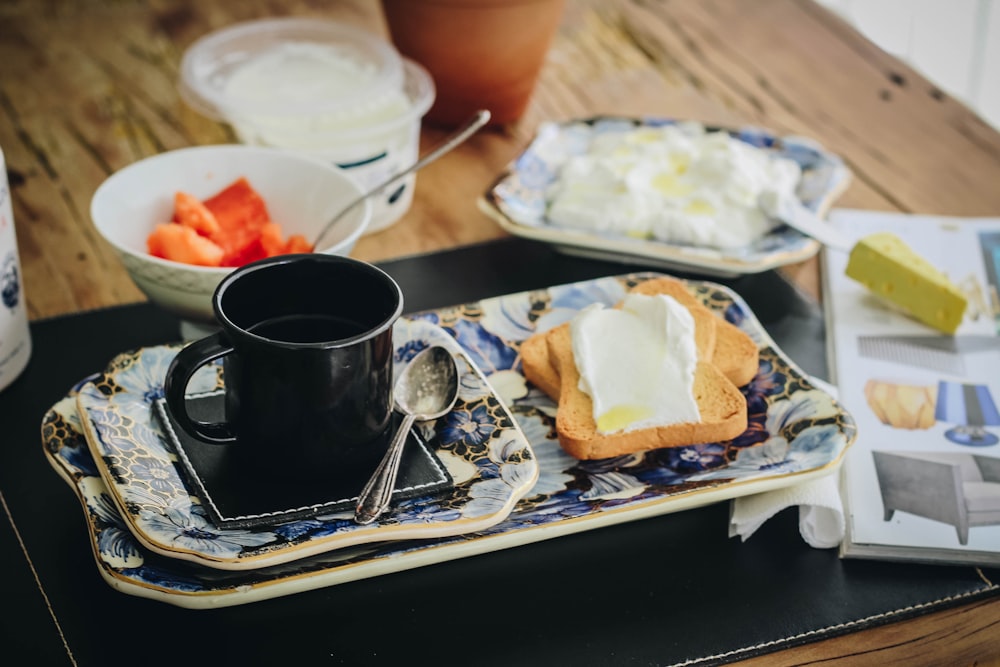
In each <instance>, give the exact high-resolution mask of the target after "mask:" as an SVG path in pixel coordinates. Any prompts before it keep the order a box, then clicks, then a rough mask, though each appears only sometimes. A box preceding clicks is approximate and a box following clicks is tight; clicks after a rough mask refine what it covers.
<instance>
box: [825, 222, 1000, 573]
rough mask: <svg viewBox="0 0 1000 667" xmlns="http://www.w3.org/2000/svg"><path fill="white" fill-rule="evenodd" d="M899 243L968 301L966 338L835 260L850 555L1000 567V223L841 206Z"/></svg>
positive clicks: (831, 275) (833, 255) (854, 229)
mask: <svg viewBox="0 0 1000 667" xmlns="http://www.w3.org/2000/svg"><path fill="white" fill-rule="evenodd" d="M830 222H831V224H833V225H835V226H836V227H838V228H839V229H840V230H842V231H843V232H844V233H845V234H846V235H848V236H849V237H850V238H852V239H854V240H857V239H860V238H861V237H863V236H865V235H867V234H870V233H872V232H875V231H889V232H893V233H895V234H896V235H897V236H899V237H900V238H901V239H903V240H904V242H905V243H906V244H907V245H909V246H910V248H912V249H913V250H914V251H915V252H916V253H918V254H919V255H921V256H922V257H924V258H925V259H926V260H928V261H929V262H931V263H932V264H933V265H934V266H935V267H937V268H938V269H939V270H941V271H943V272H944V273H945V274H947V275H948V277H949V278H950V279H951V280H952V281H953V282H955V283H956V284H957V285H958V286H959V287H960V288H961V290H962V291H963V292H964V293H965V294H966V296H967V297H968V299H969V303H968V306H967V307H966V311H965V316H964V319H963V321H962V323H961V324H960V325H959V328H958V330H957V331H956V332H955V335H953V336H951V335H947V334H943V333H941V332H939V331H937V330H936V329H933V328H931V327H929V326H926V325H924V324H922V323H920V322H919V321H917V320H915V319H913V318H910V317H908V316H907V315H905V314H903V313H902V312H901V311H900V310H899V309H897V308H895V307H893V306H891V305H889V304H887V303H886V302H884V301H882V300H881V299H880V298H879V297H877V296H875V295H874V294H873V293H872V292H871V291H869V290H868V289H867V288H865V287H864V286H863V285H861V284H860V283H858V282H856V281H855V280H853V279H851V278H849V277H847V276H846V275H845V274H844V270H845V268H846V266H847V261H848V255H847V253H844V252H837V251H834V250H827V251H825V254H824V263H823V278H824V289H825V297H824V302H825V307H826V316H827V332H828V338H827V349H828V350H829V351H830V355H831V358H830V370H831V374H832V375H833V381H834V383H835V384H836V385H837V387H838V389H839V391H840V400H841V401H842V402H843V404H844V405H845V406H846V407H847V409H848V410H849V411H850V413H851V414H852V415H853V416H854V418H855V420H856V422H857V425H858V438H857V440H856V442H855V444H854V445H853V447H852V448H851V450H850V451H849V452H848V453H847V456H846V458H845V461H844V466H843V469H842V475H843V477H842V490H843V496H844V502H845V509H846V516H847V537H846V538H845V540H844V542H843V544H842V546H841V555H842V556H845V557H853V556H856V557H872V558H883V559H889V560H893V559H903V560H922V561H927V562H953V563H974V564H983V565H995V564H997V563H1000V444H998V443H1000V413H998V406H1000V296H998V295H1000V280H998V274H1000V218H990V219H983V218H977V219H970V218H961V219H959V218H946V217H935V216H918V215H905V214H892V213H879V212H871V211H855V210H844V209H841V210H835V211H832V212H831V214H830Z"/></svg>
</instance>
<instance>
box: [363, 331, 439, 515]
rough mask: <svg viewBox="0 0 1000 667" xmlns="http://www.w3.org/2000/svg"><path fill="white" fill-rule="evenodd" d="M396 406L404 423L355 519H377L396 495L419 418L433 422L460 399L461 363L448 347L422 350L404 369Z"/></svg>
mask: <svg viewBox="0 0 1000 667" xmlns="http://www.w3.org/2000/svg"><path fill="white" fill-rule="evenodd" d="M393 396H394V402H395V408H396V410H397V411H399V413H400V414H402V415H403V423H402V424H400V426H399V430H398V431H396V434H395V436H393V439H392V442H391V443H389V448H388V449H387V450H386V452H385V456H383V457H382V460H381V461H380V462H379V465H378V467H377V468H376V469H375V472H374V473H373V474H372V477H371V479H369V480H368V483H367V484H365V487H364V488H363V489H362V490H361V494H360V495H359V496H358V504H357V507H356V508H355V511H354V520H355V521H356V522H357V523H359V524H368V523H371V522H373V521H374V520H375V519H377V518H378V517H379V516H381V514H382V512H384V511H385V509H386V507H388V506H389V501H390V500H391V498H392V491H393V489H394V488H395V486H396V476H397V475H398V474H399V463H400V461H401V460H402V456H403V447H404V445H405V444H406V439H407V436H408V435H409V433H410V429H412V428H413V424H414V422H416V421H430V420H432V419H437V418H438V417H442V416H444V415H445V414H447V413H448V412H450V411H451V409H452V407H453V406H454V405H455V401H456V400H457V399H458V366H457V364H456V363H455V357H454V356H452V354H451V352H449V351H448V350H447V349H446V348H444V347H442V346H440V345H434V346H431V347H428V348H425V349H424V350H421V351H420V352H419V353H418V354H417V355H416V356H415V357H413V359H412V360H411V361H410V363H409V364H408V365H407V366H406V368H404V369H403V372H402V374H401V375H400V376H399V380H397V381H396V385H395V387H394V389H393Z"/></svg>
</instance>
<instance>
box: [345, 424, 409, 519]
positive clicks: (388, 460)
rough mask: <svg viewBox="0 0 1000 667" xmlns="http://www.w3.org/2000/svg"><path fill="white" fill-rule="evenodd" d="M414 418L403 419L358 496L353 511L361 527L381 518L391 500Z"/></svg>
mask: <svg viewBox="0 0 1000 667" xmlns="http://www.w3.org/2000/svg"><path fill="white" fill-rule="evenodd" d="M414 421H416V417H415V416H414V415H412V414H409V415H406V416H405V417H404V418H403V423H402V424H400V426H399V430H398V431H396V435H395V436H393V438H392V442H390V443H389V449H387V450H386V452H385V456H383V457H382V460H381V461H380V462H379V464H378V467H377V468H375V472H374V473H372V476H371V479H369V480H368V483H367V484H365V488H363V489H362V490H361V495H359V496H358V505H357V507H356V508H355V510H354V520H355V521H356V522H357V523H360V524H362V525H365V524H369V523H371V522H372V521H374V520H375V519H377V518H379V516H381V514H382V512H384V511H385V508H386V507H388V506H389V501H390V500H391V499H392V491H393V489H394V488H395V486H396V475H398V474H399V462H400V461H401V460H402V459H403V446H404V445H405V444H406V438H407V436H408V435H409V434H410V429H412V428H413V422H414Z"/></svg>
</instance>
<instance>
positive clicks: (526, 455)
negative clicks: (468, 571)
mask: <svg viewBox="0 0 1000 667" xmlns="http://www.w3.org/2000/svg"><path fill="white" fill-rule="evenodd" d="M656 275H657V274H651V273H643V274H630V275H623V276H616V277H609V278H601V279H597V280H590V281H585V282H580V283H573V284H568V285H559V286H554V287H549V288H546V289H539V290H533V291H530V292H521V293H517V294H511V295H507V296H502V297H496V298H491V299H485V300H482V301H477V302H473V303H467V304H462V305H457V306H453V307H448V308H441V309H436V310H431V311H426V312H421V313H416V314H412V315H410V316H409V317H408V318H407V319H406V320H405V322H403V321H401V326H402V327H403V336H404V337H403V338H402V339H401V340H405V339H406V338H405V336H406V335H407V333H406V332H407V331H418V330H422V329H423V328H425V327H431V328H433V329H434V330H436V331H441V330H444V331H446V332H447V334H448V335H447V336H445V338H450V339H451V344H452V345H454V346H455V347H454V348H453V349H456V350H461V351H462V352H463V354H465V355H467V356H468V358H469V360H471V366H473V367H475V368H478V369H480V370H481V371H482V373H483V375H484V376H485V377H486V378H487V379H488V381H489V385H490V386H491V387H492V389H491V390H484V388H483V387H482V386H480V385H478V384H476V389H475V390H474V393H475V396H476V397H475V398H470V399H469V401H468V403H467V404H466V406H465V407H464V408H461V409H460V410H459V411H458V412H457V414H455V415H454V418H453V419H452V420H451V421H449V422H448V424H447V426H446V427H445V428H447V429H450V430H451V431H452V432H451V433H450V434H449V435H447V436H445V437H444V438H443V440H444V441H446V442H449V443H450V444H449V445H448V451H447V452H446V453H445V454H444V456H443V458H444V459H445V460H446V461H447V462H448V469H449V472H450V473H451V474H452V476H453V477H454V479H455V482H456V489H461V490H462V491H461V493H463V494H464V495H463V496H462V497H459V498H457V499H455V500H454V501H452V502H445V503H443V505H442V506H438V505H437V504H433V505H432V506H429V507H421V506H419V505H418V504H417V505H415V506H413V507H407V508H405V509H404V512H405V514H406V515H407V516H412V517H413V518H414V519H415V520H422V519H424V518H426V519H427V520H429V521H433V520H435V517H438V516H439V515H441V513H445V514H447V516H448V517H451V516H453V515H459V514H461V513H462V512H464V511H467V510H468V508H469V506H470V505H472V506H474V507H478V508H481V509H479V510H477V512H482V511H486V512H498V511H501V510H500V508H503V507H504V506H505V500H504V499H510V498H514V499H516V504H515V505H514V508H513V511H511V512H510V513H509V514H507V515H506V516H505V518H503V519H502V520H501V521H498V522H494V523H492V525H489V526H488V527H484V528H481V529H473V530H471V532H463V533H462V534H460V535H451V536H441V537H431V538H428V539H419V540H409V539H386V540H380V541H375V542H365V543H360V542H359V541H354V542H352V541H350V538H345V539H344V540H343V541H342V542H341V543H340V544H339V545H334V543H333V542H331V543H330V544H329V548H327V549H323V550H322V552H321V553H316V554H315V555H309V554H308V553H307V552H308V550H309V549H310V547H309V544H310V543H313V542H315V541H317V540H319V541H323V540H329V539H331V538H330V536H335V535H336V534H337V531H339V530H343V529H344V526H345V522H349V519H348V518H346V517H330V518H329V519H324V520H310V521H305V522H293V523H290V524H288V525H287V526H282V527H280V530H278V531H272V532H274V533H275V535H274V536H273V537H272V536H268V535H263V534H261V533H255V532H254V531H234V532H231V533H227V532H223V531H219V530H216V529H213V527H212V526H211V525H210V524H208V523H207V522H205V521H204V517H202V516H201V515H200V514H199V512H198V509H197V503H196V502H195V501H194V500H191V501H190V506H187V507H182V508H181V509H179V510H178V509H177V508H175V507H174V506H173V505H171V500H172V499H178V498H179V499H180V500H181V504H183V502H184V501H185V499H186V497H187V496H186V494H185V493H184V492H183V491H181V490H171V491H169V492H168V493H165V494H164V495H163V496H162V497H159V498H160V499H159V500H156V501H155V502H154V503H153V505H154V506H155V504H156V503H162V504H163V505H164V506H163V507H162V508H157V510H156V512H155V513H157V514H158V515H159V516H158V518H157V520H158V521H159V523H160V524H161V527H160V528H158V529H157V530H160V531H162V533H161V534H158V535H157V536H156V537H157V539H159V540H162V541H170V542H171V544H173V545H175V546H174V547H173V548H174V551H166V552H163V553H158V552H157V550H154V549H152V548H150V546H149V545H147V544H146V543H145V541H147V540H148V538H149V535H148V533H149V532H150V531H151V530H152V529H151V528H149V527H148V526H145V527H143V529H142V530H143V531H145V532H146V533H147V535H146V538H145V539H140V537H139V536H138V534H137V532H138V531H137V528H136V517H135V516H129V514H130V513H133V512H134V511H135V510H134V509H133V508H132V507H131V504H132V503H126V507H125V508H123V507H122V506H121V503H120V499H116V494H121V493H123V492H124V490H121V489H119V490H115V489H113V488H111V487H112V486H113V482H109V480H107V479H106V478H104V477H102V475H101V467H102V464H100V463H98V462H96V461H95V458H94V455H93V453H92V448H91V447H90V446H88V444H87V438H86V437H85V436H84V435H83V431H84V424H83V423H82V422H81V419H80V416H79V415H80V413H78V411H77V406H76V403H77V398H76V395H77V394H78V393H79V392H80V391H88V389H87V386H88V384H92V382H91V383H81V385H79V386H78V387H76V388H74V390H73V391H72V392H71V393H70V395H69V396H67V397H66V398H65V399H63V400H62V401H60V402H59V403H57V404H56V405H55V406H53V407H52V409H51V410H50V411H49V412H48V413H47V414H46V416H45V418H44V421H43V424H42V439H43V444H44V449H45V453H46V455H47V457H48V459H49V461H50V463H51V464H52V466H53V467H54V468H55V469H56V471H57V472H58V473H59V474H60V475H61V476H62V477H63V478H64V479H65V480H66V481H67V482H69V484H70V485H71V487H72V488H73V489H74V490H75V491H76V493H77V495H78V496H79V498H80V500H81V502H82V504H83V508H84V513H85V516H86V520H87V523H88V526H89V529H90V536H91V541H92V547H93V551H94V555H95V558H96V560H97V565H98V569H99V570H100V572H101V574H102V576H103V577H104V578H105V579H106V580H107V581H108V582H109V583H110V584H111V585H112V586H114V587H115V588H117V589H119V590H121V591H123V592H126V593H129V594H132V595H138V596H142V597H148V598H153V599H157V600H161V601H164V602H168V603H171V604H175V605H179V606H184V607H200V608H208V607H218V606H227V605H236V604H244V603H249V602H254V601H257V600H262V599H267V598H272V597H277V596H281V595H288V594H292V593H297V592H301V591H305V590H311V589H316V588H321V587H325V586H331V585H335V584H339V583H343V582H347V581H353V580H357V579H363V578H367V577H374V576H379V575H382V574H387V573H390V572H398V571H401V570H406V569H410V568H415V567H420V566H423V565H428V564H431V563H438V562H443V561H447V560H452V559H456V558H464V557H467V556H471V555H475V554H479V553H485V552H489V551H495V550H499V549H504V548H508V547H514V546H518V545H523V544H528V543H531V542H538V541H541V540H547V539H551V538H555V537H559V536H563V535H568V534H571V533H576V532H580V531H585V530H592V529H596V528H600V527H602V526H607V525H611V524H615V523H621V522H625V521H633V520H636V519H642V518H645V517H650V516H655V515H659V514H666V513H669V512H676V511H679V510H684V509H689V508H694V507H699V506H702V505H707V504H710V503H715V502H719V501H722V500H728V499H731V498H735V497H738V496H744V495H749V494H753V493H758V492H763V491H770V490H773V489H777V488H782V487H786V486H789V485H792V484H796V483H799V482H806V481H809V480H812V479H817V478H820V477H823V476H826V475H830V474H833V473H834V472H835V471H836V470H837V469H838V467H839V465H840V462H841V461H842V459H843V457H844V454H845V452H846V451H847V450H848V448H849V447H850V445H851V443H852V442H853V441H854V439H855V436H856V427H855V423H854V420H853V419H852V417H851V415H850V414H849V413H847V412H846V411H845V410H844V409H843V407H842V406H841V405H840V404H839V403H838V402H837V400H836V399H835V398H834V397H833V396H831V395H830V394H829V393H827V392H826V391H825V390H824V389H823V388H822V386H821V385H820V384H818V383H814V382H812V381H811V379H810V378H809V376H808V375H807V374H805V373H804V372H803V371H801V370H800V369H799V368H798V367H797V366H795V364H794V363H792V361H791V360H790V359H788V357H786V356H785V354H784V353H783V352H782V351H781V350H780V349H778V348H777V347H776V346H775V344H774V342H773V341H772V340H771V339H770V337H769V336H768V335H767V333H766V332H765V330H764V329H763V327H762V326H761V325H760V323H759V322H758V321H757V319H756V318H755V317H754V315H753V313H752V312H751V311H750V309H749V307H748V306H747V305H746V303H745V302H744V301H742V299H740V298H739V296H737V295H736V294H735V293H733V292H732V291H731V290H729V289H727V288H725V287H723V286H720V285H717V284H714V283H709V282H700V281H692V282H689V283H688V286H689V288H690V289H691V291H692V292H693V293H694V294H695V295H696V296H697V297H698V298H699V299H700V300H701V301H702V302H704V303H705V304H706V305H707V306H708V307H709V308H710V309H711V310H712V311H713V312H715V313H716V314H717V315H718V316H719V317H724V318H726V319H727V320H729V321H730V322H733V323H735V324H736V325H737V326H739V327H740V328H741V329H742V330H743V331H745V332H747V333H748V334H749V335H750V336H751V337H752V338H753V339H754V340H755V341H756V342H757V344H758V349H759V355H760V365H759V370H758V372H757V375H756V377H755V378H754V379H753V380H752V381H751V382H750V383H749V384H748V385H747V386H745V387H743V388H742V391H743V393H744V395H745V396H746V399H747V405H748V409H749V410H748V411H749V428H748V429H747V431H746V432H745V433H743V434H742V435H741V436H740V437H738V438H735V439H733V440H730V441H726V442H716V443H707V444H702V445H695V446H690V447H678V448H672V449H663V450H654V451H650V452H645V453H640V454H634V455H629V456H623V457H618V458H613V459H605V460H599V461H579V460H577V459H574V458H573V457H571V456H569V455H567V454H566V453H565V452H564V451H563V450H562V449H561V448H560V447H559V444H558V442H557V441H556V440H555V436H554V416H555V409H556V406H555V404H554V403H553V402H552V400H551V399H549V398H548V397H547V396H546V395H545V394H543V393H542V392H541V391H540V390H538V389H537V388H535V387H533V386H532V385H530V384H529V383H528V382H527V381H526V380H525V379H524V376H523V374H522V372H521V364H520V358H519V354H518V350H519V347H520V343H521V341H523V340H525V339H526V338H527V337H528V336H530V335H531V334H533V333H534V332H536V331H542V330H545V329H548V328H550V327H553V326H556V325H558V324H560V323H562V322H564V321H566V320H567V319H568V318H570V317H572V316H573V315H574V314H575V313H576V312H577V311H578V310H579V309H580V308H582V307H584V306H586V305H588V304H591V303H595V302H600V303H604V304H607V305H611V304H614V303H617V302H618V301H620V300H621V299H622V298H623V296H624V295H625V293H626V291H627V290H628V289H629V288H630V287H631V286H633V285H634V284H636V283H637V282H639V281H641V280H645V279H648V278H652V277H656ZM438 327H440V329H439V328H438ZM412 337H413V338H416V339H421V336H419V335H412ZM158 350H159V351H158ZM152 354H154V355H159V356H161V357H163V356H165V355H164V352H163V351H162V350H160V349H159V348H152ZM122 361H124V362H126V363H127V364H131V365H132V367H133V368H134V370H135V371H137V372H136V373H134V374H132V375H130V376H129V377H128V378H127V379H126V378H125V377H123V376H122V373H123V372H124V366H122ZM117 363H118V364H119V366H122V367H121V368H119V369H117V370H116V369H115V367H112V374H116V375H118V376H119V379H120V380H121V382H119V386H122V387H124V391H123V392H122V393H126V394H129V393H133V392H137V393H142V392H147V391H152V394H154V395H155V394H156V387H157V377H159V375H160V370H157V371H156V373H153V374H147V376H146V377H145V379H143V378H142V371H143V370H144V364H145V362H144V361H143V359H142V355H140V356H139V357H135V356H134V355H132V356H129V355H125V356H124V357H122V358H120V359H119V362H117ZM156 363H157V364H162V361H157V362H156ZM463 377H464V378H470V379H474V378H471V377H470V376H469V372H468V370H467V371H466V373H465V374H464V375H463ZM476 382H477V383H478V380H476ZM466 391H467V390H466ZM149 400H150V399H149V398H146V399H142V400H136V401H135V402H134V404H133V405H131V406H129V407H128V408H127V409H121V408H120V409H119V410H118V412H119V414H122V415H126V416H128V417H130V418H133V419H136V420H138V421H143V422H148V423H152V421H151V420H152V417H151V415H150V414H149V413H150V412H151V410H150V408H149V407H148V405H146V406H145V407H144V406H143V401H146V402H148V401H149ZM82 403H83V402H81V404H82ZM506 420H510V421H506ZM522 437H523V438H526V441H525V440H523V439H522ZM438 453H439V455H441V451H440V450H439V452H438ZM167 470H168V472H169V469H167ZM137 504H141V503H137ZM141 511H150V508H149V506H148V505H147V506H146V509H145V510H141ZM442 518H444V517H442ZM388 528H392V527H391V526H389V527H388ZM718 528H719V530H720V531H725V530H726V529H727V527H726V526H725V525H720V526H719V527H718ZM351 530H352V531H353V532H358V531H359V530H361V528H353V529H351ZM374 530H375V531H378V530H384V529H383V528H376V529H374ZM385 535H386V536H387V537H389V536H391V533H390V532H389V531H388V530H385ZM334 539H336V538H334ZM181 549H183V550H185V552H186V553H188V554H198V559H197V560H199V561H200V562H204V561H206V560H209V559H211V560H214V561H217V562H215V563H211V564H212V565H213V567H204V566H200V565H196V564H192V563H191V562H186V561H185V556H184V555H182V554H180V553H178V551H179V550H181ZM282 553H284V554H286V555H287V557H285V556H282V555H280V554H282ZM241 555H242V556H241ZM247 556H249V557H251V558H256V560H253V561H249V560H248V562H253V564H254V567H253V568H251V569H237V570H234V569H229V570H226V569H220V568H219V567H218V561H221V560H229V561H230V562H239V561H240V560H241V558H246V557H247ZM187 560H188V561H190V560H191V559H190V558H188V559H187ZM204 564H205V565H208V564H210V563H207V562H204Z"/></svg>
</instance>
